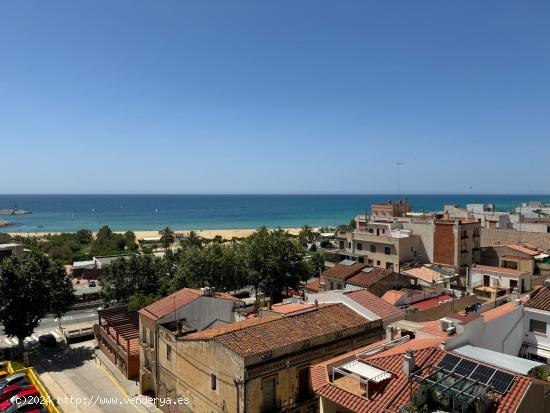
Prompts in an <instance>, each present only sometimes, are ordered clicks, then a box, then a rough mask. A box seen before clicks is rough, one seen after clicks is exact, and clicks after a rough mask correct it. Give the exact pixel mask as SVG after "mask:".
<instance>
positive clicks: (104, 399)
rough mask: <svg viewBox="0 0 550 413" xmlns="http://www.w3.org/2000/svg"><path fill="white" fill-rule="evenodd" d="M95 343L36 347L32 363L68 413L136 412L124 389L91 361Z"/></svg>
mask: <svg viewBox="0 0 550 413" xmlns="http://www.w3.org/2000/svg"><path fill="white" fill-rule="evenodd" d="M93 345H94V344H93V340H90V341H86V342H83V343H79V344H76V345H71V346H64V345H62V344H60V345H58V346H57V347H56V348H53V349H52V348H44V347H42V346H34V349H33V351H31V364H32V366H33V367H34V368H35V370H36V372H37V373H38V374H39V375H40V379H41V380H42V382H43V383H44V385H45V386H46V388H47V389H48V391H49V392H50V395H51V396H52V397H53V398H55V400H57V402H58V405H59V407H60V408H61V410H62V411H63V412H65V413H73V412H91V413H97V412H113V413H130V412H132V413H136V412H140V411H143V410H142V409H140V408H138V407H136V406H132V405H131V404H130V403H129V402H128V399H127V398H126V395H125V393H124V390H123V389H121V387H120V386H119V385H117V384H116V382H115V381H114V378H112V376H110V375H109V374H107V373H106V371H105V370H104V369H103V367H101V366H99V364H98V363H96V361H95V360H93V359H92V354H93Z"/></svg>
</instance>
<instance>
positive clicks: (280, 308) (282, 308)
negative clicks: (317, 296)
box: [270, 303, 315, 314]
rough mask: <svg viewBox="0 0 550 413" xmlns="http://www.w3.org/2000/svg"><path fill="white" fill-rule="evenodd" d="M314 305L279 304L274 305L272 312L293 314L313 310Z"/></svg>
mask: <svg viewBox="0 0 550 413" xmlns="http://www.w3.org/2000/svg"><path fill="white" fill-rule="evenodd" d="M314 306H315V305H314V304H300V303H279V304H273V305H272V306H271V310H270V311H272V312H274V313H279V314H292V313H296V312H299V311H304V310H309V309H310V308H313V307H314Z"/></svg>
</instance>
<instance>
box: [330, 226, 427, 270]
mask: <svg viewBox="0 0 550 413" xmlns="http://www.w3.org/2000/svg"><path fill="white" fill-rule="evenodd" d="M336 240H337V242H338V245H339V247H340V252H339V254H340V257H341V258H342V259H350V260H354V261H357V262H359V263H364V264H366V265H368V266H371V267H377V268H382V269H386V270H392V271H394V272H399V271H400V269H401V266H402V265H403V264H404V263H408V262H414V261H416V259H417V258H418V250H419V249H420V244H421V239H420V237H419V236H418V235H415V234H413V233H412V231H411V230H407V229H403V228H402V226H401V224H400V223H399V222H388V221H369V220H368V219H367V218H365V217H364V216H358V217H356V229H355V230H354V231H346V232H338V233H337V234H336Z"/></svg>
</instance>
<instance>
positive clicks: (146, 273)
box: [100, 227, 325, 309]
mask: <svg viewBox="0 0 550 413" xmlns="http://www.w3.org/2000/svg"><path fill="white" fill-rule="evenodd" d="M165 234H166V232H165V233H164V234H163V235H165ZM306 238H307V236H306ZM301 241H303V237H300V236H299V237H298V238H295V237H292V236H290V235H289V234H288V233H287V232H286V231H284V230H282V229H276V230H270V229H268V228H265V227H263V228H260V229H259V230H258V231H256V232H255V233H254V234H253V235H251V236H249V237H248V238H245V239H244V240H232V241H228V242H211V243H209V244H205V243H204V242H203V240H202V239H201V238H200V237H198V236H197V235H196V234H193V233H191V234H189V236H187V237H186V238H185V239H184V240H183V241H182V243H181V248H180V249H179V250H177V251H175V252H173V251H172V250H170V249H167V250H166V252H165V254H164V256H163V257H155V256H152V255H134V256H131V257H128V258H125V259H122V260H118V261H115V262H113V263H112V264H111V265H110V266H109V267H107V268H106V269H105V270H104V272H103V273H102V275H101V278H100V283H101V285H102V293H103V296H104V298H105V299H106V300H107V301H111V300H116V301H118V302H126V303H129V307H131V308H132V309H136V308H141V307H143V306H144V305H147V304H148V303H150V302H152V301H155V299H158V298H160V297H163V296H166V295H168V294H170V293H172V292H174V291H177V290H179V289H182V288H185V287H190V288H200V287H204V286H210V287H213V288H214V289H216V291H235V290H239V289H241V288H243V287H247V286H252V287H253V288H254V289H255V290H256V291H258V292H262V293H263V294H265V296H267V297H271V298H272V299H273V300H275V301H277V300H278V299H279V297H280V296H281V294H282V293H283V292H284V291H285V290H286V289H289V288H292V289H297V288H298V287H299V284H300V282H301V281H305V280H307V279H308V278H310V277H311V276H313V275H318V274H319V272H320V271H322V269H323V268H324V260H325V257H324V254H323V253H322V252H308V251H307V249H306V248H305V246H304V245H303V243H302V242H301Z"/></svg>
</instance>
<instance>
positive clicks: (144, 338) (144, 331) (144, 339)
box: [141, 327, 147, 343]
mask: <svg viewBox="0 0 550 413" xmlns="http://www.w3.org/2000/svg"><path fill="white" fill-rule="evenodd" d="M141 341H142V342H144V343H147V329H146V328H145V327H143V328H142V329H141Z"/></svg>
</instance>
